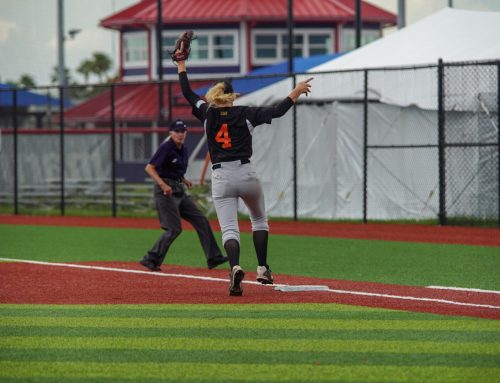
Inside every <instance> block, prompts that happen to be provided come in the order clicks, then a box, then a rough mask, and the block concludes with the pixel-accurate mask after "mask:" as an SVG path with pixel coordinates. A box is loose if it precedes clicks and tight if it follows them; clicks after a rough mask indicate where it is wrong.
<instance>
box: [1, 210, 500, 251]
mask: <svg viewBox="0 0 500 383" xmlns="http://www.w3.org/2000/svg"><path fill="white" fill-rule="evenodd" d="M0 224H19V225H50V226H52V225H54V226H92V227H116V228H141V229H158V228H159V225H158V221H157V220H156V219H148V218H112V217H103V218H102V217H98V218H96V217H42V216H14V215H0ZM211 224H212V227H213V228H214V229H215V230H220V229H219V225H218V223H217V222H216V221H211ZM183 227H184V228H185V229H188V230H192V227H191V225H190V224H189V223H187V222H183ZM270 227H271V232H272V234H285V235H308V236H318V237H335V238H353V239H370V240H385V241H403V242H429V243H448V244H461V245H479V246H499V247H500V229H498V228H475V227H456V226H445V227H443V226H424V225H397V224H381V223H368V224H362V223H329V222H324V223H323V222H291V221H271V222H270ZM240 230H241V231H242V232H250V231H251V228H250V222H248V221H240Z"/></svg>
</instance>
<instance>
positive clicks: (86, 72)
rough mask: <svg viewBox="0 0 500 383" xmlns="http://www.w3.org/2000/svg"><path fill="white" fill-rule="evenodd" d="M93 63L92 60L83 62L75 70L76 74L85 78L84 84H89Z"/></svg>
mask: <svg viewBox="0 0 500 383" xmlns="http://www.w3.org/2000/svg"><path fill="white" fill-rule="evenodd" d="M94 66H95V63H94V61H92V60H83V61H82V62H81V63H80V66H79V67H78V68H77V70H76V71H77V72H78V73H80V74H81V75H83V77H84V78H85V84H88V82H89V76H90V74H91V73H94Z"/></svg>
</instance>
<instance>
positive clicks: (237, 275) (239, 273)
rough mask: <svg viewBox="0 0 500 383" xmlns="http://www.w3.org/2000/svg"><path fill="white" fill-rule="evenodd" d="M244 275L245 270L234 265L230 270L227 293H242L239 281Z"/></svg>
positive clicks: (238, 294)
mask: <svg viewBox="0 0 500 383" xmlns="http://www.w3.org/2000/svg"><path fill="white" fill-rule="evenodd" d="M244 277H245V272H244V271H243V269H242V268H241V267H240V266H238V265H236V266H234V267H233V269H232V270H231V273H230V274H229V295H231V296H240V295H243V287H241V281H242V280H243V278H244Z"/></svg>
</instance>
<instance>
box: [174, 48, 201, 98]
mask: <svg viewBox="0 0 500 383" xmlns="http://www.w3.org/2000/svg"><path fill="white" fill-rule="evenodd" d="M182 49H183V48H182V44H181V51H182ZM177 52H178V51H177ZM177 73H178V74H179V82H180V84H181V90H182V94H183V96H184V98H185V99H186V100H187V101H188V102H189V103H190V104H191V105H192V106H194V105H195V104H196V102H197V101H198V100H199V99H200V96H198V95H197V94H196V93H195V92H193V90H192V89H191V85H189V80H188V77H187V72H186V60H182V61H177Z"/></svg>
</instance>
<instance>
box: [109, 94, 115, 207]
mask: <svg viewBox="0 0 500 383" xmlns="http://www.w3.org/2000/svg"><path fill="white" fill-rule="evenodd" d="M110 93H111V209H112V214H113V217H116V119H115V84H111V92H110Z"/></svg>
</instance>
